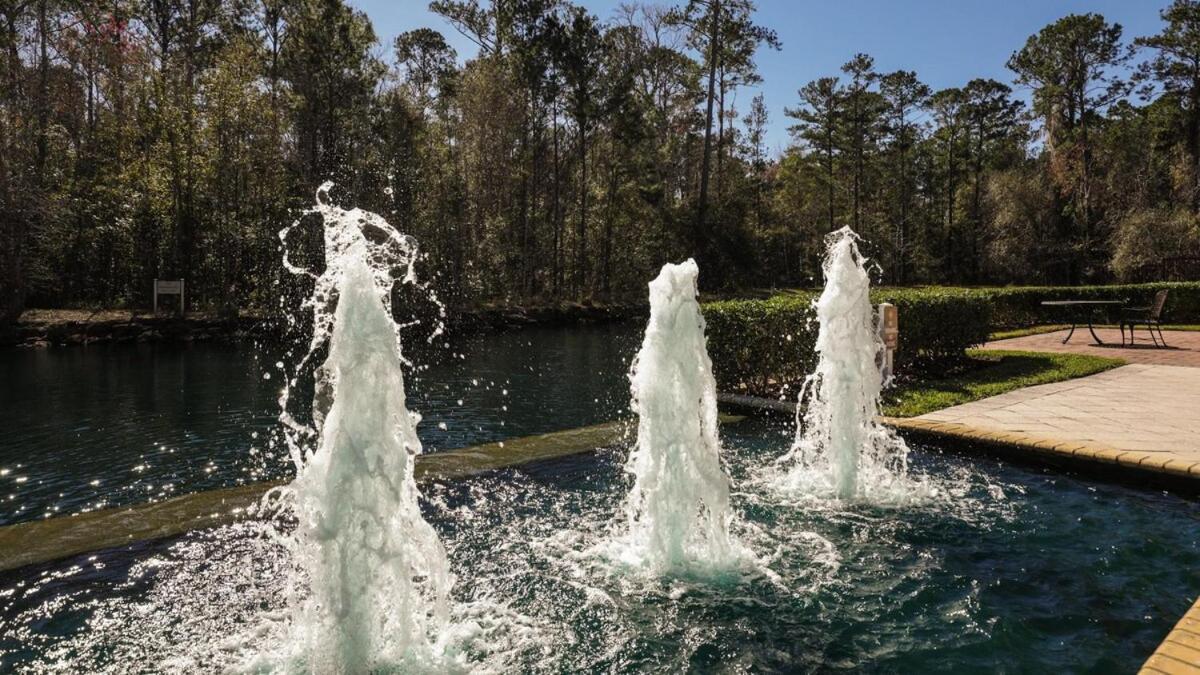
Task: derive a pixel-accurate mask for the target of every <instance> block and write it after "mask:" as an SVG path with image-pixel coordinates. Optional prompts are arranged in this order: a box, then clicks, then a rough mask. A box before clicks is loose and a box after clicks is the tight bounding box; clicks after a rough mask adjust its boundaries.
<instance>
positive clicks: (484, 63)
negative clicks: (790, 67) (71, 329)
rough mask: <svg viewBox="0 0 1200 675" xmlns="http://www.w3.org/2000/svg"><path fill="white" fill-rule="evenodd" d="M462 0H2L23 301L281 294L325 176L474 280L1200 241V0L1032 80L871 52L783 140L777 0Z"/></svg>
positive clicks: (910, 263)
mask: <svg viewBox="0 0 1200 675" xmlns="http://www.w3.org/2000/svg"><path fill="white" fill-rule="evenodd" d="M431 8H432V9H433V11H435V12H436V13H438V14H440V15H442V16H443V17H445V18H446V20H447V21H448V24H449V25H450V26H452V27H453V28H454V29H455V30H457V31H459V32H460V33H462V34H463V35H465V36H466V37H468V38H470V40H471V41H472V42H474V43H475V45H477V46H478V49H477V50H475V52H476V53H474V54H465V55H460V54H456V53H455V51H454V50H453V49H452V48H451V47H450V46H449V45H448V43H447V42H446V40H445V38H444V36H443V35H442V34H440V33H438V32H437V31H435V30H431V29H420V30H415V31H411V32H408V33H405V34H402V35H400V36H399V37H398V38H397V39H396V40H395V41H394V43H393V44H391V45H384V46H381V45H379V44H378V41H377V39H376V35H375V33H374V31H373V29H372V26H371V23H370V21H369V20H368V19H367V17H366V16H365V15H364V14H363V13H361V12H359V11H356V10H354V9H352V8H351V7H349V6H348V5H347V4H346V3H345V2H344V1H343V0H110V1H108V2H99V1H95V0H90V1H89V0H0V24H2V25H0V225H2V227H3V229H2V231H0V295H2V297H0V301H2V303H3V305H4V306H3V308H0V318H3V317H5V316H8V317H11V316H12V315H13V314H14V313H15V312H17V311H19V309H20V307H21V306H23V305H25V304H28V305H30V306H33V305H36V306H67V305H84V306H89V305H90V306H101V305H102V306H144V305H146V304H147V303H148V301H149V297H148V295H149V288H150V282H151V280H152V279H153V278H155V277H159V278H180V277H182V278H184V279H187V280H188V282H189V286H190V290H191V294H192V299H191V302H192V304H194V305H195V306H196V307H202V308H211V309H218V310H232V309H235V308H239V307H240V308H246V307H267V306H271V305H273V304H274V301H273V297H274V296H275V295H276V288H277V287H276V283H277V281H278V280H279V279H280V278H281V276H282V274H283V273H282V270H281V266H280V264H279V251H278V239H277V236H276V233H277V232H278V231H279V230H280V228H282V227H283V226H284V225H286V224H287V223H289V222H291V220H292V219H293V218H295V217H296V214H297V213H298V212H299V210H300V209H302V208H303V207H305V206H307V205H308V204H310V203H311V201H312V199H313V195H314V193H315V190H316V187H317V186H318V185H319V184H320V183H322V182H323V181H325V180H332V181H334V182H335V184H336V190H335V193H334V194H335V198H336V200H337V201H339V202H341V203H344V204H348V205H349V204H352V205H358V206H362V207H364V208H367V209H370V210H373V211H377V212H379V213H382V214H383V215H384V216H385V217H387V218H388V219H389V220H390V221H392V222H393V223H395V224H397V225H398V226H399V227H400V228H401V229H403V230H405V231H407V232H410V233H411V234H413V235H414V236H416V237H417V238H418V239H419V240H420V241H421V242H422V244H423V246H424V248H425V250H426V251H427V252H428V253H429V254H430V265H431V266H433V267H435V268H436V271H437V273H438V276H439V288H440V289H442V292H443V294H444V295H447V296H448V297H450V298H451V299H452V301H453V302H454V303H455V304H457V305H459V306H465V305H471V304H475V303H480V302H509V303H521V302H544V301H553V300H561V299H587V298H596V299H616V298H625V297H631V296H640V295H641V294H642V293H643V292H644V284H645V282H646V280H647V278H648V277H649V276H651V275H652V274H653V271H654V270H655V269H656V267H657V266H658V265H660V264H661V263H663V262H665V261H667V260H678V259H680V258H684V257H687V256H695V257H696V258H698V260H699V261H700V263H701V265H702V266H703V269H704V282H705V285H706V287H708V288H710V289H724V288H736V287H751V286H771V285H780V286H782V285H809V284H811V283H812V280H813V278H814V277H819V271H818V264H819V255H820V249H821V242H822V238H823V235H824V233H826V232H827V231H829V230H830V229H832V228H835V227H839V226H841V225H843V224H848V225H851V226H852V227H854V228H855V229H856V230H857V231H858V232H860V233H861V234H862V235H863V236H864V237H865V238H866V239H867V242H868V243H867V250H868V251H870V254H871V255H872V256H873V257H875V258H876V259H878V260H879V261H880V263H881V265H882V267H883V269H884V270H885V275H884V279H885V281H888V282H890V283H900V284H907V283H969V284H977V283H1009V282H1022V283H1028V282H1052V283H1079V282H1085V281H1106V280H1110V279H1114V278H1117V279H1134V278H1138V277H1139V276H1145V275H1147V274H1162V273H1163V272H1162V270H1163V269H1164V268H1163V267H1162V266H1161V265H1160V263H1161V262H1162V261H1164V260H1167V261H1171V260H1176V261H1179V260H1182V261H1185V262H1186V261H1188V260H1193V259H1195V256H1197V255H1200V227H1198V225H1197V213H1198V210H1200V0H1178V1H1176V2H1175V3H1174V4H1172V5H1170V6H1169V7H1168V8H1166V9H1165V10H1163V12H1162V18H1163V26H1162V29H1161V32H1160V33H1158V34H1157V35H1151V36H1142V37H1134V38H1132V39H1130V37H1128V36H1124V35H1122V31H1121V27H1120V26H1118V25H1114V24H1110V23H1108V22H1107V21H1106V20H1105V19H1104V18H1103V17H1101V16H1098V15H1094V14H1087V15H1071V16H1067V17H1064V18H1063V19H1061V20H1059V21H1057V22H1055V23H1053V24H1051V25H1049V26H1046V27H1045V28H1044V29H1042V30H1041V31H1039V32H1038V33H1037V34H1036V35H1033V36H1031V37H1029V39H1028V40H1027V41H1026V43H1025V44H1024V45H1014V48H1016V51H1015V52H1014V53H1013V55H1012V57H1011V59H1010V60H1009V62H1008V64H1007V65H1008V68H1009V69H1010V70H1011V72H1012V74H1013V76H1012V81H1010V82H997V81H994V80H989V79H976V80H972V81H970V82H966V83H963V85H962V86H961V87H955V88H950V89H944V90H941V91H933V90H932V89H931V88H930V87H929V86H927V85H925V84H923V83H922V82H921V80H920V77H919V74H917V73H914V72H910V71H897V72H892V73H884V72H879V71H878V70H877V69H876V67H875V65H874V63H873V61H872V59H871V58H870V57H869V56H867V55H862V54H860V55H857V56H855V57H854V58H852V59H851V60H850V61H849V62H848V63H846V65H845V66H843V68H842V69H841V72H839V73H831V74H830V75H829V76H828V77H823V78H820V79H817V80H815V81H813V82H809V83H807V84H804V83H797V85H802V86H799V87H798V95H797V99H796V100H795V101H793V102H792V103H793V105H792V107H789V108H788V111H787V115H788V117H789V121H790V122H791V123H792V125H793V126H792V127H791V130H792V136H793V139H794V143H793V144H792V146H791V147H789V148H788V149H787V150H786V151H785V152H784V153H783V155H782V156H781V157H774V156H772V153H769V152H768V149H767V148H766V147H765V131H766V128H767V125H768V122H769V120H768V117H767V109H766V106H765V105H764V102H763V100H762V98H761V97H757V98H754V99H752V100H750V101H748V102H747V101H746V100H745V97H744V96H743V97H741V98H739V93H742V94H744V93H745V91H746V88H747V86H752V85H754V84H756V83H758V82H759V81H760V76H759V74H758V72H757V69H756V67H755V54H756V52H758V51H759V50H762V49H779V48H780V47H781V45H780V43H779V41H778V39H777V38H776V35H775V33H774V32H773V31H771V30H770V29H768V28H766V27H763V26H760V25H758V24H756V23H755V17H754V4H753V3H752V2H751V1H750V0H687V1H686V2H680V3H677V4H675V5H671V6H656V5H651V4H640V3H630V4H628V5H625V6H623V7H621V8H620V9H619V10H618V11H616V12H615V13H614V14H613V15H612V16H610V17H605V18H604V19H603V20H602V19H601V18H598V17H596V16H594V15H593V14H591V13H589V12H588V11H586V10H585V9H584V8H581V7H579V6H576V5H573V4H571V3H570V2H567V1H566V0H493V1H492V2H490V3H488V2H479V1H478V0H437V1H435V2H433V3H431ZM797 49H798V52H800V51H802V50H800V49H799V48H797ZM796 58H803V55H802V53H797V55H796ZM1014 87H1018V88H1027V89H1028V90H1029V91H1030V92H1031V97H1030V98H1031V100H1032V105H1031V106H1028V107H1027V106H1026V105H1025V104H1024V103H1022V101H1021V100H1019V98H1018V97H1016V96H1015V95H1014V89H1013V88H1014ZM1147 270H1150V271H1147Z"/></svg>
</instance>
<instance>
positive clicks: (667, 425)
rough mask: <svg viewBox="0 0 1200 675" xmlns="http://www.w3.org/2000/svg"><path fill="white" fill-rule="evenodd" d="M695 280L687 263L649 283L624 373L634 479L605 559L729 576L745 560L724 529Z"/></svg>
mask: <svg viewBox="0 0 1200 675" xmlns="http://www.w3.org/2000/svg"><path fill="white" fill-rule="evenodd" d="M698 274H699V268H698V267H697V265H696V263H695V261H693V260H688V261H687V262H684V263H682V264H679V265H671V264H668V265H664V266H663V268H662V271H661V272H660V273H659V275H658V277H657V278H655V279H654V280H653V281H651V282H650V321H649V324H648V325H647V326H646V332H645V337H644V339H643V342H642V348H641V351H640V352H638V355H637V358H635V359H634V362H633V366H632V368H631V370H630V374H629V380H630V383H631V391H632V394H633V401H632V407H633V409H634V411H635V412H636V413H637V415H638V427H637V441H636V443H635V444H634V447H633V450H632V451H631V452H630V455H629V460H628V463H627V465H626V471H628V472H629V473H630V474H632V475H633V477H634V482H633V488H632V489H631V490H630V493H629V496H628V498H627V500H626V502H625V516H626V521H627V529H626V531H625V532H624V533H622V534H620V536H619V537H618V539H617V541H616V542H615V546H614V549H613V551H611V552H610V553H612V554H614V555H615V557H616V558H617V559H618V560H620V561H621V562H623V563H626V564H629V565H632V566H635V567H639V568H643V569H646V570H650V571H654V572H672V571H684V570H689V571H700V570H728V569H731V568H735V567H738V566H739V565H742V564H744V563H748V562H752V561H753V560H754V557H753V554H751V553H750V551H749V550H748V549H747V548H746V547H745V546H743V545H742V544H741V543H740V542H739V541H738V540H737V539H736V538H735V537H734V536H733V535H732V534H731V532H730V525H731V522H732V520H733V513H732V511H731V509H730V504H729V477H728V476H727V475H726V472H725V469H724V468H723V467H722V464H721V456H720V454H721V443H720V440H719V438H718V435H717V392H716V382H715V380H714V379H713V374H712V362H711V361H710V360H709V356H708V350H707V347H706V344H705V337H704V317H703V316H702V315H701V313H700V305H699V303H698V302H697V300H696V292H697V290H696V277H697V275H698Z"/></svg>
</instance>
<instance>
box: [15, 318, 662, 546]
mask: <svg viewBox="0 0 1200 675" xmlns="http://www.w3.org/2000/svg"><path fill="white" fill-rule="evenodd" d="M637 330H638V329H637V327H636V326H628V325H625V326H605V327H595V328H588V329H557V328H537V329H530V330H525V331H518V332H510V333H505V334H501V335H494V336H487V337H477V338H471V339H467V340H465V341H463V342H462V343H461V344H455V345H454V346H453V347H452V348H451V349H445V350H438V351H437V352H436V353H435V356H436V357H437V360H436V361H435V362H433V363H430V364H429V365H428V366H427V367H426V368H422V369H421V370H420V371H419V372H414V373H410V376H409V386H408V389H409V396H410V399H409V407H410V408H411V409H413V410H416V411H418V412H420V413H421V415H422V416H423V421H422V423H421V424H420V425H419V427H418V431H419V433H420V435H421V439H422V441H423V442H424V444H425V449H426V451H427V452H436V451H437V450H445V449H451V448H458V447H465V446H469V445H475V444H477V443H484V442H490V441H496V440H503V439H505V438H512V437H518V436H526V435H530V434H538V433H545V432H549V431H558V430H560V429H568V428H574V427H578V426H583V425H586V424H596V423H599V422H607V421H610V420H612V419H615V418H616V417H617V416H619V415H621V414H623V413H624V412H625V411H627V410H628V407H629V393H628V391H629V383H628V379H627V378H626V372H627V370H628V367H629V360H630V359H631V358H632V357H633V355H634V353H635V352H636V350H637V338H638V336H637ZM279 352H280V350H277V349H271V348H265V349H263V350H261V351H260V350H258V349H256V348H255V347H254V346H253V345H249V344H245V345H224V344H211V343H206V344H192V345H170V344H142V345H101V346H89V347H79V348H61V349H47V350H24V351H18V350H3V351H0V429H4V430H5V432H4V433H3V434H0V473H3V474H4V475H0V525H4V524H10V523H15V522H21V521H25V520H32V519H36V518H42V517H46V516H52V515H66V514H70V513H74V512H77V511H80V510H84V509H92V508H103V507H110V506H119V505H124V504H133V503H139V502H145V501H149V500H152V499H159V498H163V497H168V496H173V495H178V494H185V493H188V492H194V491H197V490H203V489H212V488H216V487H225V486H230V485H236V484H240V483H243V482H247V481H256V480H262V479H265V478H269V477H276V476H281V475H289V472H290V471H291V470H292V468H291V465H290V462H289V460H288V459H287V457H286V455H285V454H284V453H281V452H275V453H273V452H272V449H271V444H270V443H269V440H270V437H271V432H272V430H273V429H275V428H276V427H277V418H278V415H279V404H278V401H277V399H278V396H279V391H280V388H281V385H282V382H283V380H282V377H281V374H280V372H279V370H278V369H277V368H276V367H275V363H276V362H277V361H278V360H279V359H280V358H281V356H280V353H279ZM424 358H425V359H426V360H428V357H424ZM264 375H269V376H270V379H264ZM442 425H444V428H443V426H442Z"/></svg>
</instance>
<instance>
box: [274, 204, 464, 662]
mask: <svg viewBox="0 0 1200 675" xmlns="http://www.w3.org/2000/svg"><path fill="white" fill-rule="evenodd" d="M329 189H330V185H329V184H328V183H327V184H325V185H323V186H322V187H321V189H320V190H319V191H318V193H317V201H318V205H317V206H316V207H315V208H314V209H313V210H312V211H310V212H309V213H308V214H306V215H308V216H311V215H314V214H315V215H319V216H320V217H321V218H322V220H323V227H324V243H325V269H324V271H323V272H321V273H320V274H316V273H313V272H311V271H309V270H307V269H304V268H301V267H297V266H295V265H293V264H292V263H291V262H290V261H288V259H287V256H286V254H285V264H286V265H287V266H288V269H289V270H291V271H292V272H294V273H298V274H303V275H307V276H309V277H311V278H312V279H313V280H314V281H315V288H314V290H313V293H312V295H311V297H309V298H308V299H307V301H306V302H305V305H304V306H305V308H310V309H311V310H312V313H313V315H312V316H313V323H314V326H313V337H312V341H311V343H310V346H309V351H308V353H307V354H306V355H305V356H304V358H303V359H302V360H301V362H300V368H299V369H298V370H301V369H303V367H304V365H305V364H307V363H308V362H309V361H310V360H311V359H313V358H314V354H316V353H318V350H320V349H322V348H324V347H325V346H327V348H328V355H327V356H326V358H325V360H324V363H323V364H322V365H321V366H320V367H319V368H317V369H316V383H315V392H314V396H313V410H312V414H313V424H312V425H311V426H309V425H305V424H302V423H300V422H298V421H297V420H296V419H295V418H294V417H293V416H292V414H291V413H290V412H289V411H288V399H289V396H290V395H291V389H292V388H293V387H295V386H296V382H297V380H296V378H295V377H293V378H292V379H291V380H290V383H289V387H288V388H287V389H285V391H284V393H283V394H282V396H281V405H282V408H283V413H282V416H281V418H282V420H283V422H284V424H285V426H286V427H287V429H288V433H287V434H286V438H287V442H288V447H289V450H290V452H291V457H292V461H293V462H294V463H295V465H296V471H297V475H296V478H295V480H294V481H293V482H292V483H291V485H289V486H288V487H287V488H285V489H284V490H283V491H282V494H281V495H278V496H279V497H280V498H281V499H282V500H283V501H284V503H286V504H288V505H290V506H291V514H292V515H294V517H295V520H296V527H295V530H294V532H291V533H289V534H287V535H283V536H282V537H281V538H282V539H283V541H284V543H285V545H286V546H287V547H288V548H289V549H290V550H291V553H292V556H293V560H294V563H295V565H296V568H297V578H298V580H299V583H297V584H296V585H297V586H300V587H303V586H304V585H305V581H306V582H307V588H298V589H297V590H296V591H295V593H294V594H295V599H294V601H293V602H292V607H293V610H292V617H291V628H290V633H291V639H290V640H289V643H290V645H291V648H292V650H293V652H292V654H291V658H298V659H300V660H302V661H304V662H305V664H306V665H305V666H304V667H303V669H305V670H311V671H316V672H368V671H371V670H375V669H380V668H384V669H389V668H397V667H399V668H405V667H408V666H419V665H428V664H430V663H431V662H432V660H434V659H436V658H437V655H438V653H439V651H440V649H441V647H440V646H439V642H438V641H439V637H440V636H441V635H442V634H443V633H444V632H445V629H446V627H447V624H448V621H449V619H448V608H447V605H448V594H449V590H450V586H451V583H452V577H451V575H450V572H449V569H448V565H447V561H446V552H445V550H444V549H443V547H442V543H441V542H440V541H439V539H438V537H437V533H436V532H435V531H434V530H433V528H432V527H431V526H430V525H429V523H427V522H426V521H425V519H424V518H423V517H422V515H421V511H420V507H419V505H418V496H419V495H418V491H417V485H416V482H415V480H414V476H413V467H414V458H415V457H416V455H417V454H419V453H420V452H421V443H420V441H419V440H418V438H417V433H416V425H417V422H418V421H419V419H420V418H419V416H418V415H417V414H415V413H412V412H409V410H408V409H407V408H406V406H405V389H404V374H403V371H402V364H403V363H404V361H403V356H402V353H401V345H400V336H399V330H398V327H397V325H396V323H395V322H394V321H393V319H392V312H391V293H392V289H393V286H394V285H395V283H397V282H404V283H413V284H415V283H416V281H415V275H414V273H413V264H414V262H415V261H416V260H417V257H418V253H417V248H416V243H415V241H414V240H412V239H411V238H410V237H407V236H405V235H403V234H401V233H400V232H398V231H397V230H396V229H395V228H393V227H392V226H391V225H389V224H388V223H387V222H386V221H385V220H384V219H383V218H382V217H380V216H378V215H376V214H373V213H369V212H366V211H362V210H359V209H352V210H343V209H341V208H338V207H336V206H333V205H331V204H329V203H327V194H328V191H329ZM299 223H300V221H297V223H296V224H294V225H292V226H291V227H290V228H287V229H285V230H284V231H283V232H281V233H280V238H281V240H282V241H283V243H284V248H285V251H286V249H287V245H288V237H289V233H290V231H291V230H292V229H293V228H295V227H297V226H298V225H299ZM396 270H400V274H399V275H397V274H396ZM435 301H436V299H435ZM438 331H440V326H439V328H438V329H437V330H435V335H436V333H437V332H438ZM314 439H315V449H311V448H313V446H314V443H313V441H314Z"/></svg>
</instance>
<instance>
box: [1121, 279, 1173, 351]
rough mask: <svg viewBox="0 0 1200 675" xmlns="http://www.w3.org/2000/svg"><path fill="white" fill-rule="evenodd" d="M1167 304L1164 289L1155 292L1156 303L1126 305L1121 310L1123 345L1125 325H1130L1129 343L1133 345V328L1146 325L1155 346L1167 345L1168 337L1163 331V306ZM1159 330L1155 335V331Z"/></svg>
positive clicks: (1123, 341)
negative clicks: (1144, 305)
mask: <svg viewBox="0 0 1200 675" xmlns="http://www.w3.org/2000/svg"><path fill="white" fill-rule="evenodd" d="M1166 304H1167V291H1166V289H1163V290H1161V291H1159V292H1157V293H1155V294H1154V304H1152V305H1150V306H1149V307H1126V308H1124V309H1122V310H1121V345H1122V346H1124V344H1125V327H1126V326H1128V327H1129V344H1130V346H1132V345H1133V329H1134V328H1135V327H1136V326H1145V327H1146V331H1147V332H1149V333H1150V339H1151V340H1152V341H1153V342H1154V346H1155V347H1166V346H1167V339H1166V338H1165V337H1164V336H1163V332H1162V313H1163V307H1164V306H1165V305H1166ZM1155 330H1157V331H1158V335H1157V336H1155V334H1154V331H1155Z"/></svg>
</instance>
